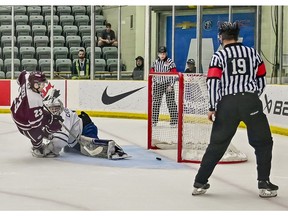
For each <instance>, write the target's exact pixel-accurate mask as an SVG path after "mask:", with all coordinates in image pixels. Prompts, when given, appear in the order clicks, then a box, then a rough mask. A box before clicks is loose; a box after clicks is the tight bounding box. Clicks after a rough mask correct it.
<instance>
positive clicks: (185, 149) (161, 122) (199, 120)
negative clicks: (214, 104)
mask: <svg viewBox="0 0 288 216" xmlns="http://www.w3.org/2000/svg"><path fill="white" fill-rule="evenodd" d="M171 80H172V81H173V82H175V83H174V94H175V98H174V101H175V102H176V105H177V113H173V112H175V111H174V110H175V109H172V108H171V107H172V105H171V104H173V103H172V102H171V100H168V103H167V100H166V94H165V93H164V94H163V88H162V89H161V88H158V87H157V84H159V83H161V82H162V83H163V82H164V83H165V82H166V85H167V86H168V85H170V84H169V83H171ZM160 81H161V82H160ZM164 85H165V84H164ZM162 94H163V96H162V97H161V95H162ZM168 97H171V94H170V96H169V95H168ZM208 100H209V99H208V91H207V87H206V76H205V75H203V74H189V73H172V72H171V73H151V74H149V77H148V130H147V131H148V149H159V150H160V149H175V150H177V162H191V163H200V162H201V159H202V157H203V155H204V153H205V150H206V148H207V146H208V144H209V139H210V133H211V127H212V123H211V122H210V121H208V118H207V112H208V105H209V103H208ZM169 101H170V102H169ZM159 104H160V105H159ZM157 110H159V118H158V122H157V123H155V113H157ZM153 114H154V120H153V118H152V116H153ZM173 115H174V116H175V115H178V124H176V125H173V124H171V117H170V116H173ZM156 119H157V118H156ZM245 161H247V156H246V155H245V154H244V153H242V152H240V151H239V150H238V149H237V148H236V147H235V146H233V144H230V146H229V148H228V149H227V151H226V152H225V154H224V156H223V157H222V159H221V160H220V161H219V163H240V162H245Z"/></svg>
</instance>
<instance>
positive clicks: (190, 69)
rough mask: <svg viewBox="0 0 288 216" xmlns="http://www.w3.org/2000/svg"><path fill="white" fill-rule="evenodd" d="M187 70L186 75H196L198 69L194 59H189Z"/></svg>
mask: <svg viewBox="0 0 288 216" xmlns="http://www.w3.org/2000/svg"><path fill="white" fill-rule="evenodd" d="M186 63H187V68H186V70H185V73H196V67H195V61H194V59H188V61H187V62H186Z"/></svg>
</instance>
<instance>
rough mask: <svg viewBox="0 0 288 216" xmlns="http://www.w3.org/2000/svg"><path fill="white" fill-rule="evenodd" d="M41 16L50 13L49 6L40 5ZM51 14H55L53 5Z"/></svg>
mask: <svg viewBox="0 0 288 216" xmlns="http://www.w3.org/2000/svg"><path fill="white" fill-rule="evenodd" d="M41 14H42V16H44V17H45V16H46V15H51V6H42V13H41ZM53 14H56V7H55V6H54V7H53Z"/></svg>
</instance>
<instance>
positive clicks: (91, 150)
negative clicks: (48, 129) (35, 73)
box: [43, 104, 103, 156]
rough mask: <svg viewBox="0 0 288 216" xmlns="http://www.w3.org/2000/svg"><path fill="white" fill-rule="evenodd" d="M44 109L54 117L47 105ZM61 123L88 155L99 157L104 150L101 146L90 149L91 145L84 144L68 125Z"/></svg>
mask: <svg viewBox="0 0 288 216" xmlns="http://www.w3.org/2000/svg"><path fill="white" fill-rule="evenodd" d="M43 107H44V108H45V109H46V110H47V111H48V112H49V113H50V114H51V115H53V113H52V112H51V111H50V110H49V109H48V107H47V106H46V105H45V104H43ZM59 123H60V124H61V125H62V127H64V129H65V130H67V132H68V133H69V134H70V135H71V136H72V137H73V138H74V139H75V140H77V142H78V143H79V144H80V145H82V146H83V148H84V149H85V150H86V151H87V153H88V154H89V155H90V156H95V155H98V154H99V153H100V152H101V151H102V149H103V148H102V147H101V146H99V147H97V148H95V149H90V145H89V144H87V143H85V142H82V141H81V140H80V138H79V137H76V136H75V134H73V133H72V132H71V130H69V129H68V128H67V127H66V125H64V124H63V122H61V121H59Z"/></svg>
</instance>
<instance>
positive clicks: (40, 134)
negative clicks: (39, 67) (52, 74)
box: [11, 71, 63, 157]
mask: <svg viewBox="0 0 288 216" xmlns="http://www.w3.org/2000/svg"><path fill="white" fill-rule="evenodd" d="M17 83H18V85H19V86H20V88H19V95H18V96H17V97H16V98H15V99H14V101H13V103H12V106H11V113H12V119H13V121H14V122H15V124H16V126H17V128H18V130H19V131H20V133H21V134H23V135H24V136H26V137H27V138H29V139H30V141H31V143H32V155H33V156H34V157H54V156H55V155H54V154H53V152H51V151H50V150H49V149H48V148H46V146H45V145H44V144H43V143H42V141H43V138H44V137H46V138H48V137H49V136H50V135H51V133H53V132H55V131H58V130H60V129H61V127H62V126H61V124H60V122H59V120H61V121H63V119H62V117H61V116H59V115H51V114H50V113H49V112H48V111H46V110H45V109H44V108H43V98H42V96H41V94H40V93H41V91H42V90H43V88H44V87H45V85H46V83H47V79H46V77H45V74H44V73H42V72H39V71H35V72H27V71H22V73H21V74H20V75H19V77H18V80H17Z"/></svg>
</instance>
